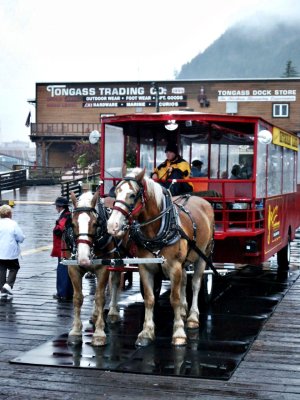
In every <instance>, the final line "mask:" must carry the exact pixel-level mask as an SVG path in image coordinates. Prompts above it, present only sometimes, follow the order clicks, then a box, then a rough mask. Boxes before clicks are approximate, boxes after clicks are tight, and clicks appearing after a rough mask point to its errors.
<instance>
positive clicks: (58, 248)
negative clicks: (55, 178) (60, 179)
mask: <svg viewBox="0 0 300 400" xmlns="http://www.w3.org/2000/svg"><path fill="white" fill-rule="evenodd" d="M54 204H55V206H56V211H57V212H58V213H59V217H58V219H57V220H56V223H55V227H54V229H53V248H52V252H51V257H57V260H58V263H57V270H56V294H54V295H53V298H54V299H57V300H60V301H68V300H71V299H72V298H73V285H72V282H71V279H70V277H69V273H68V267H67V266H66V265H63V264H62V263H61V258H62V235H63V232H64V229H65V226H66V224H67V222H68V221H69V220H70V219H71V213H70V210H69V205H68V200H67V199H66V198H65V197H58V198H57V199H56V200H55V203H54Z"/></svg>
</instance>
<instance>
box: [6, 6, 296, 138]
mask: <svg viewBox="0 0 300 400" xmlns="http://www.w3.org/2000/svg"><path fill="white" fill-rule="evenodd" d="M265 12H267V13H268V14H269V15H274V18H275V19H277V18H278V16H282V15H284V16H287V17H289V18H295V17H297V18H298V17H300V0H188V1H184V0H151V1H143V0H127V1H126V0H105V1H104V0H84V1H83V0H80V1H79V0H0V54H1V62H0V140H1V141H12V140H22V141H28V140H29V138H28V135H29V133H30V128H26V127H25V120H26V117H27V114H28V112H29V111H30V110H31V111H33V109H32V106H30V105H29V104H28V103H27V100H28V99H34V98H35V83H36V82H89V81H97V82H101V81H123V80H124V81H126V80H133V81H136V80H151V81H152V80H170V79H171V80H172V79H174V73H175V71H179V70H180V68H181V66H182V65H183V64H185V63H187V62H188V61H190V60H191V59H192V58H194V57H195V56H196V55H197V54H199V53H200V52H203V51H204V50H205V49H206V48H207V47H208V46H209V45H210V44H212V43H213V42H214V41H215V40H216V39H218V38H219V37H220V35H221V34H222V33H224V32H225V30H226V29H227V28H229V27H230V26H231V25H233V24H235V23H236V22H238V21H240V20H243V19H244V18H245V17H249V19H251V20H253V21H258V20H259V19H260V16H261V15H262V14H263V13H265ZM250 16H251V18H250ZM299 19H300V18H299ZM263 21H264V19H262V23H263ZM32 114H33V115H34V112H33V113H32ZM32 122H34V120H33V121H32Z"/></svg>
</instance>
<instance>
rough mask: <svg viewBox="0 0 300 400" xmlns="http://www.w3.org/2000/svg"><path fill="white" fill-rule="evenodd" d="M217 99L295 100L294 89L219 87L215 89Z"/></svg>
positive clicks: (240, 100) (295, 93)
mask: <svg viewBox="0 0 300 400" xmlns="http://www.w3.org/2000/svg"><path fill="white" fill-rule="evenodd" d="M217 97H218V101H220V102H222V101H239V102H245V101H272V102H282V101H296V97H297V90H296V89H252V90H249V89H236V90H227V89H221V90H218V91H217Z"/></svg>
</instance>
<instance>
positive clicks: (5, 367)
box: [0, 206, 300, 400]
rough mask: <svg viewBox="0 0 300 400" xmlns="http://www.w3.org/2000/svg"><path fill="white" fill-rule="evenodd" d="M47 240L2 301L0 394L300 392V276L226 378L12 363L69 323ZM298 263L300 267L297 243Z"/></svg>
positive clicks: (86, 310) (253, 395) (88, 299)
mask: <svg viewBox="0 0 300 400" xmlns="http://www.w3.org/2000/svg"><path fill="white" fill-rule="evenodd" d="M20 207H25V206H20ZM27 211H28V209H27ZM15 212H16V213H15V214H16V216H19V217H20V219H21V218H23V216H24V215H25V214H26V212H25V213H24V209H23V208H18V207H16V210H15ZM24 218H25V217H24ZM47 218H49V221H51V225H50V228H49V229H48V228H47V229H48V231H49V232H51V226H52V222H53V220H54V219H55V214H51V212H49V215H47ZM25 222H26V221H24V223H25ZM44 229H46V227H44ZM27 234H28V235H30V232H29V228H28V232H27ZM39 236H40V234H39V235H37V237H39ZM49 237H51V236H50V235H49V236H48V238H49ZM43 240H44V239H43ZM44 242H45V243H44ZM44 242H43V243H42V246H41V247H40V250H39V252H37V253H34V252H31V251H28V250H26V251H27V252H26V251H24V256H23V258H22V260H21V265H22V268H21V270H20V273H19V275H18V278H17V282H16V285H15V294H14V297H13V300H12V301H7V302H6V301H3V300H1V301H0V399H9V400H18V399H28V400H29V399H30V400H32V399H53V400H54V399H55V400H60V399H62V400H67V399H78V400H79V399H80V400H81V399H84V400H94V399H95V400H96V399H97V400H98V399H115V400H120V399H130V400H135V399H139V400H140V399H141V398H143V399H162V398H165V397H167V398H168V399H169V398H171V399H197V400H198V399H208V400H214V399H218V400H220V399H230V400H236V399H241V400H245V399H262V400H267V399H270V400H279V399H280V400H282V399H288V400H299V399H300V280H299V279H298V280H297V281H296V282H295V284H294V285H293V286H292V287H291V288H290V289H289V292H288V293H287V295H286V296H285V297H284V299H283V300H282V302H281V303H280V304H279V305H278V306H277V308H276V310H275V312H274V313H273V315H272V317H271V318H270V319H269V320H268V321H267V322H266V324H265V325H264V328H263V330H262V331H261V332H260V334H259V336H258V338H257V340H256V341H255V342H254V344H253V346H252V347H251V349H250V351H249V352H248V353H247V355H246V357H245V358H244V360H243V361H242V362H241V364H240V365H239V367H238V368H237V370H236V371H235V373H234V374H233V376H232V377H231V379H230V380H229V381H216V380H208V379H193V378H174V377H162V376H149V375H142V374H129V373H113V372H109V371H99V370H92V369H75V368H59V367H58V368H56V367H45V366H31V365H24V364H12V363H10V360H12V359H14V358H16V357H18V356H21V355H22V354H24V352H26V351H28V350H30V349H33V348H35V347H37V346H38V345H40V344H43V343H45V342H46V341H48V340H51V339H53V338H54V337H56V336H58V335H60V334H62V333H66V332H68V330H69V329H70V326H71V322H72V304H71V303H64V304H58V303H57V301H56V300H54V299H53V298H52V294H53V292H54V288H55V274H56V273H55V269H56V266H55V264H56V262H55V259H51V258H50V256H49V249H48V250H47V246H46V244H47V243H46V242H47V241H46V240H44ZM48 244H49V243H48ZM293 267H294V268H300V260H299V249H297V252H296V253H294V264H293ZM90 289H91V282H90V281H89V280H87V279H85V280H84V293H85V302H84V306H83V311H82V318H83V320H87V319H88V318H89V315H90V312H91V308H92V301H93V296H92V295H91V294H90V292H91V290H90Z"/></svg>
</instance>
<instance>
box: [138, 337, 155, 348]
mask: <svg viewBox="0 0 300 400" xmlns="http://www.w3.org/2000/svg"><path fill="white" fill-rule="evenodd" d="M152 342H153V340H151V339H150V338H146V337H138V338H137V340H136V342H135V345H136V346H138V347H146V346H149V344H151V343H152Z"/></svg>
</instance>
